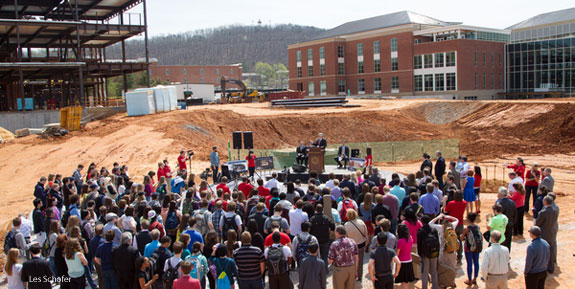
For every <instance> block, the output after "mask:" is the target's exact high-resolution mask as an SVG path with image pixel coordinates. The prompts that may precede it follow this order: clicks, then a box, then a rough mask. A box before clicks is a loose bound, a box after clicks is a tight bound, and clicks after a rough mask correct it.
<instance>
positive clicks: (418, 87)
mask: <svg viewBox="0 0 575 289" xmlns="http://www.w3.org/2000/svg"><path fill="white" fill-rule="evenodd" d="M413 87H414V89H415V91H423V75H414V76H413Z"/></svg>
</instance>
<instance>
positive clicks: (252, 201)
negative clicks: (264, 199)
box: [245, 199, 260, 216]
mask: <svg viewBox="0 0 575 289" xmlns="http://www.w3.org/2000/svg"><path fill="white" fill-rule="evenodd" d="M259 202H260V200H259V199H249V201H248V203H247V204H246V214H245V216H249V215H251V214H250V213H251V211H252V208H253V207H255V206H256V205H257V204H258V203H259Z"/></svg>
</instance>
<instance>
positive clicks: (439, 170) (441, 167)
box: [435, 151, 445, 188]
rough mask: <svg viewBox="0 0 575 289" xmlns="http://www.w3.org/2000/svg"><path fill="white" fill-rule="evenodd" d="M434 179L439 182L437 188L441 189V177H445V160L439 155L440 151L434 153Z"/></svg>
mask: <svg viewBox="0 0 575 289" xmlns="http://www.w3.org/2000/svg"><path fill="white" fill-rule="evenodd" d="M435 157H437V161H435V179H437V181H438V182H439V187H440V188H443V175H445V159H444V158H443V156H442V155H441V152H440V151H437V152H435Z"/></svg>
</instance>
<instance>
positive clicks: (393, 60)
mask: <svg viewBox="0 0 575 289" xmlns="http://www.w3.org/2000/svg"><path fill="white" fill-rule="evenodd" d="M398 67H399V65H398V64H397V57H392V58H391V70H392V71H394V70H397V69H398Z"/></svg>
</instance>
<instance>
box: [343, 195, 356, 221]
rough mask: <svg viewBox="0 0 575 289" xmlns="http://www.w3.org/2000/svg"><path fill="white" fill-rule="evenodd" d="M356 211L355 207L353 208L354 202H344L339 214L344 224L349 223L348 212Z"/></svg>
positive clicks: (346, 200) (347, 200) (348, 200)
mask: <svg viewBox="0 0 575 289" xmlns="http://www.w3.org/2000/svg"><path fill="white" fill-rule="evenodd" d="M350 209H351V210H355V207H354V206H353V202H352V201H351V200H350V199H345V200H343V201H342V204H341V211H340V212H339V217H340V218H341V221H342V222H347V216H346V213H347V210H350Z"/></svg>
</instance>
